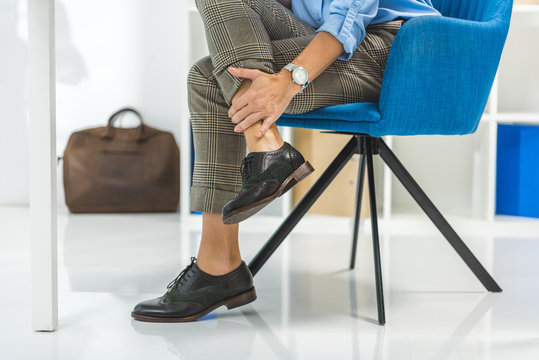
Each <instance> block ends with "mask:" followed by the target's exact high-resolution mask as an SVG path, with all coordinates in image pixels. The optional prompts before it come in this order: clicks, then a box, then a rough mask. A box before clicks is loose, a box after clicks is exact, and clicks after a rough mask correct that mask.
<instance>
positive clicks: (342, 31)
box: [316, 12, 365, 61]
mask: <svg viewBox="0 0 539 360" xmlns="http://www.w3.org/2000/svg"><path fill="white" fill-rule="evenodd" d="M355 20H356V16H355V14H353V13H351V12H348V13H347V15H346V16H345V15H341V14H337V13H333V14H330V15H329V16H328V18H327V19H326V21H325V22H324V23H323V24H322V26H320V28H318V30H316V33H319V32H320V31H325V32H328V33H330V34H331V35H333V36H334V37H335V38H336V39H337V40H339V42H340V43H341V44H342V45H343V48H344V52H343V53H342V54H341V55H340V56H339V57H338V59H339V60H345V61H348V60H350V58H351V57H352V55H354V52H355V51H356V49H357V48H358V46H359V44H361V42H362V41H363V38H364V37H365V29H364V28H362V27H360V26H358V25H357V24H356V23H355Z"/></svg>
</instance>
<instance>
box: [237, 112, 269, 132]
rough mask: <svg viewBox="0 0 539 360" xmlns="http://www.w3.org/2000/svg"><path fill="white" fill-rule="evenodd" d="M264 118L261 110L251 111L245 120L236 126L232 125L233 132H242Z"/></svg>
mask: <svg viewBox="0 0 539 360" xmlns="http://www.w3.org/2000/svg"><path fill="white" fill-rule="evenodd" d="M262 119H264V114H263V113H261V112H256V113H252V114H251V115H249V116H247V117H246V118H245V120H243V121H242V122H240V123H239V124H238V125H236V127H234V132H243V131H244V130H245V129H248V128H250V127H251V126H252V125H253V124H255V123H257V122H258V121H260V120H262Z"/></svg>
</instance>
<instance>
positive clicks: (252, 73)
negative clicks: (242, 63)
mask: <svg viewBox="0 0 539 360" xmlns="http://www.w3.org/2000/svg"><path fill="white" fill-rule="evenodd" d="M228 71H229V72H230V73H231V74H232V75H234V76H236V77H240V78H244V79H249V80H254V79H255V78H256V77H258V75H260V73H261V71H260V70H258V69H244V68H234V67H229V68H228Z"/></svg>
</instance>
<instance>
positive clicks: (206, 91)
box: [188, 0, 402, 213]
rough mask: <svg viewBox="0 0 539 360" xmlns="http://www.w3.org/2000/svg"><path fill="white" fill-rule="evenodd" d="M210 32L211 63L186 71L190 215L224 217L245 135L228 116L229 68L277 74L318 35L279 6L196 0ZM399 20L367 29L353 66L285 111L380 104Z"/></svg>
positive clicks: (335, 72)
mask: <svg viewBox="0 0 539 360" xmlns="http://www.w3.org/2000/svg"><path fill="white" fill-rule="evenodd" d="M197 6H198V8H199V11H200V13H201V15H202V19H203V21H204V24H205V27H206V35H207V39H208V47H209V49H210V57H206V58H204V59H202V60H200V61H198V62H197V63H196V64H195V65H194V66H193V67H192V68H191V71H190V73H189V78H188V86H189V108H190V112H191V122H192V128H193V138H194V147H195V168H194V172H193V185H192V188H191V210H192V211H204V212H211V213H220V212H221V211H222V208H223V206H224V205H225V204H226V203H227V202H228V201H230V200H231V199H232V198H234V197H235V196H236V194H237V192H238V191H239V189H240V187H241V177H240V172H239V167H240V163H241V160H242V159H243V157H244V156H245V141H244V138H243V135H242V134H237V133H234V131H233V128H234V125H233V124H232V122H231V121H230V119H229V118H228V115H227V113H228V108H229V104H230V99H231V98H232V97H233V95H234V93H235V92H236V90H237V88H238V86H239V85H240V84H241V81H242V80H241V79H238V78H235V77H233V76H232V75H230V73H229V72H228V71H227V70H226V69H227V68H228V66H235V67H245V68H253V69H259V70H262V71H265V72H267V73H275V72H277V71H278V70H280V69H281V68H283V67H284V66H285V65H286V64H288V63H289V62H291V61H292V60H293V59H294V58H295V57H296V56H297V55H298V54H299V53H300V52H301V51H302V50H303V49H305V47H306V46H307V44H308V43H309V42H310V41H311V40H312V38H313V36H314V31H315V30H314V29H313V28H312V27H311V26H309V25H308V24H306V23H304V22H303V21H301V20H299V19H298V18H297V17H295V16H294V15H293V14H292V13H291V12H290V11H289V10H288V9H286V8H285V7H283V6H282V5H280V4H279V3H277V2H276V1H275V0H197ZM401 25H402V21H401V20H396V21H392V22H387V23H382V24H375V25H370V26H368V27H367V35H366V37H365V39H364V40H363V42H362V43H361V45H360V46H359V48H358V49H357V50H356V52H355V53H354V55H353V57H352V58H351V59H350V60H349V61H340V60H337V61H335V62H334V63H333V64H332V65H331V66H330V67H328V68H327V69H326V71H324V72H323V73H322V74H321V75H320V76H319V77H318V78H316V79H315V80H314V81H313V82H312V83H311V85H309V86H308V87H307V88H306V89H305V90H304V91H303V92H302V93H300V94H298V95H296V96H295V97H294V99H292V101H291V103H290V105H289V106H288V108H287V110H286V112H288V113H303V112H307V111H310V110H313V109H317V108H320V107H325V106H331V105H337V104H345V103H350V102H360V101H377V99H378V96H379V94H380V88H381V83H382V77H383V72H384V67H385V61H386V59H387V55H388V54H389V49H390V47H391V43H392V41H393V38H394V37H395V35H396V33H397V31H398V30H399V28H400V26H401Z"/></svg>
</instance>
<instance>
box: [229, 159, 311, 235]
mask: <svg viewBox="0 0 539 360" xmlns="http://www.w3.org/2000/svg"><path fill="white" fill-rule="evenodd" d="M313 171H314V168H313V167H312V166H311V164H309V162H308V161H305V162H304V163H303V164H301V165H300V166H299V167H298V168H297V169H296V170H295V171H294V172H293V173H292V174H290V176H288V177H287V178H286V180H285V181H283V183H282V184H281V186H280V187H279V188H278V189H277V191H276V192H274V193H273V194H272V195H270V196H268V197H266V198H264V199H262V200H258V201H257V202H255V203H253V204H249V205H246V206H244V207H241V208H239V209H236V210H234V211H232V212H230V213H229V214H227V215H226V216H223V223H224V224H227V225H229V224H237V223H239V222H242V221H243V220H246V219H248V218H250V217H251V216H253V215H254V214H256V213H257V212H259V211H260V210H262V209H263V208H264V207H265V206H266V205H268V204H269V203H270V202H272V201H273V200H275V199H276V198H278V197H279V196H281V195H282V194H284V193H286V192H287V191H288V190H290V189H291V188H292V187H293V186H294V185H296V184H297V183H299V182H300V181H301V180H303V179H305V178H306V177H307V176H308V175H309V174H311V173H312V172H313Z"/></svg>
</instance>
